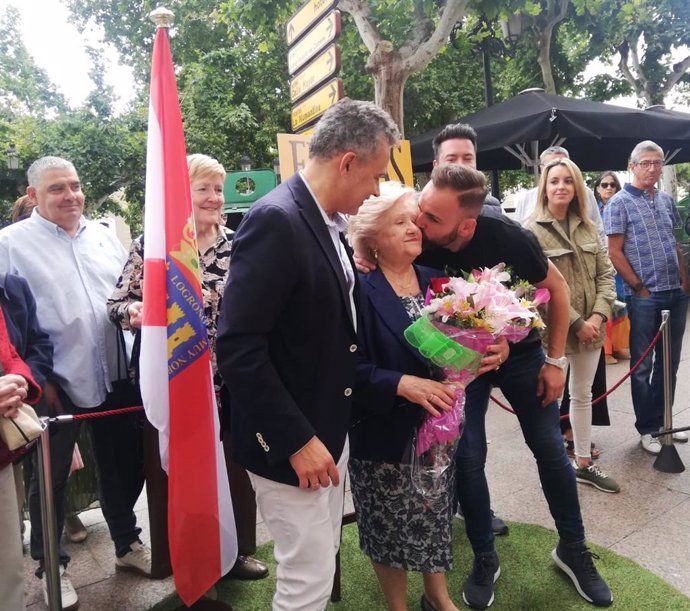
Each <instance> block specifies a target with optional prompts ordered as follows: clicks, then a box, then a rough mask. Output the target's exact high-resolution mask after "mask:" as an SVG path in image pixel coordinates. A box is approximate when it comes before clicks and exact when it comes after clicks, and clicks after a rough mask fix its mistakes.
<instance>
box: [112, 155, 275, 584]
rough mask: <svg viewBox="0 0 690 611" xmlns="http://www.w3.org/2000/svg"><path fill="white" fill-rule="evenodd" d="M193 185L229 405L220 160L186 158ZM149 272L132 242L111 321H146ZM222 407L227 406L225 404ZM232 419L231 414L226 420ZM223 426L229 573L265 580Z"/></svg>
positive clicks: (136, 324) (248, 495)
mask: <svg viewBox="0 0 690 611" xmlns="http://www.w3.org/2000/svg"><path fill="white" fill-rule="evenodd" d="M187 167H188V169H189V183H190V187H191V190H192V206H193V209H194V224H195V229H196V239H197V245H198V247H199V264H200V266H201V292H202V294H203V301H204V319H205V323H206V328H207V330H208V343H209V347H210V351H211V364H212V366H213V376H214V385H215V388H216V396H217V398H218V405H222V404H224V403H225V401H224V394H225V393H224V392H223V380H222V379H221V377H220V374H219V373H218V367H217V365H216V336H217V332H218V316H219V312H220V302H221V300H222V298H223V292H224V291H225V282H226V280H227V276H228V268H229V265H230V247H231V244H232V233H233V232H232V230H230V229H228V228H227V227H225V226H224V225H223V224H222V222H221V215H222V213H223V203H224V197H223V183H224V181H225V169H224V168H223V166H222V165H221V164H220V163H219V162H218V161H216V160H215V159H213V158H211V157H208V156H207V155H200V154H195V155H189V156H188V157H187ZM143 274H144V236H143V235H142V236H139V237H138V238H137V239H136V240H134V241H133V242H132V246H131V247H130V251H129V257H128V258H127V262H126V263H125V266H124V269H123V270H122V276H120V279H119V280H118V283H117V286H116V287H115V291H114V292H113V294H112V296H111V297H110V299H109V300H108V313H109V315H110V319H111V320H112V321H113V322H114V323H115V324H117V325H120V327H121V328H122V329H123V330H125V331H126V330H130V331H132V332H133V333H136V332H137V331H138V330H140V329H141V322H142V311H143V303H142V301H141V300H142V295H143V292H142V283H143ZM223 409H226V408H225V407H224V408H223ZM222 420H223V421H224V422H229V418H222ZM221 428H222V429H223V446H224V449H225V460H226V464H227V468H228V477H229V479H230V491H231V495H232V502H233V510H234V513H235V523H236V526H237V541H238V547H239V554H240V555H239V556H238V558H237V562H236V563H235V566H234V567H233V569H232V570H231V571H230V577H233V578H236V579H261V578H262V577H265V576H266V575H267V574H268V569H267V568H266V566H265V565H263V564H262V563H261V562H259V561H258V560H255V559H254V558H251V557H250V556H251V554H253V553H255V551H256V501H255V498H254V491H253V489H252V487H251V484H250V482H249V478H248V477H247V473H246V472H245V471H244V469H242V467H240V466H239V465H238V464H236V463H235V462H234V461H233V460H232V459H231V456H230V446H229V443H230V433H229V431H228V430H227V427H225V426H222V427H221Z"/></svg>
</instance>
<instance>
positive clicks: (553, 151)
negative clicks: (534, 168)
mask: <svg viewBox="0 0 690 611" xmlns="http://www.w3.org/2000/svg"><path fill="white" fill-rule="evenodd" d="M547 155H563V157H565V158H566V159H570V153H569V152H568V149H564V148H563V147H562V146H550V147H549V148H547V149H544V150H543V151H542V152H541V155H539V161H543V160H544V157H546V156H547Z"/></svg>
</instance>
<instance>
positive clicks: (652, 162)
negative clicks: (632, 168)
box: [635, 159, 664, 170]
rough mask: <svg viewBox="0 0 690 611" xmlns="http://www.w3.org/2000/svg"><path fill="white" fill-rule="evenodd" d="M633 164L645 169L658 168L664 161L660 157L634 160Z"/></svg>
mask: <svg viewBox="0 0 690 611" xmlns="http://www.w3.org/2000/svg"><path fill="white" fill-rule="evenodd" d="M635 165H639V166H640V167H641V168H644V169H645V170H646V169H647V168H660V167H662V166H663V165H664V162H663V161H662V160H661V159H645V160H644V161H638V162H636V163H635Z"/></svg>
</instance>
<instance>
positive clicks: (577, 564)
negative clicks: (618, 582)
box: [551, 542, 613, 607]
mask: <svg viewBox="0 0 690 611" xmlns="http://www.w3.org/2000/svg"><path fill="white" fill-rule="evenodd" d="M551 557H552V558H553V560H554V562H555V563H556V565H557V566H558V568H560V569H561V570H562V571H563V572H564V573H565V574H566V575H567V576H568V577H570V579H571V580H572V582H573V584H575V589H576V590H577V592H578V594H579V595H580V596H582V598H584V599H585V600H586V601H587V602H589V603H592V604H593V605H595V606H597V607H608V606H610V605H611V603H613V595H612V594H611V590H610V589H609V587H608V585H607V584H606V582H605V581H604V580H603V579H602V577H601V575H599V571H597V569H596V567H595V566H594V559H595V558H596V559H597V560H598V559H599V556H597V555H596V554H595V553H593V552H591V551H589V550H588V549H587V547H586V546H585V544H584V543H583V544H582V545H579V546H575V547H566V546H565V545H564V544H563V543H560V542H559V543H558V547H557V548H556V549H555V550H553V551H552V552H551Z"/></svg>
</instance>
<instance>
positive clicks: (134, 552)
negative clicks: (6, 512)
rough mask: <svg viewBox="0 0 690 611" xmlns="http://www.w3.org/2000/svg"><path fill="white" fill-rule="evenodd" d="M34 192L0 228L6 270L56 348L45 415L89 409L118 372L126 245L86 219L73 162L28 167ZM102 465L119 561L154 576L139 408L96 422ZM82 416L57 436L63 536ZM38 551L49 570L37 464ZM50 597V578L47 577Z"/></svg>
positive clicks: (64, 589)
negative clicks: (143, 514) (144, 521)
mask: <svg viewBox="0 0 690 611" xmlns="http://www.w3.org/2000/svg"><path fill="white" fill-rule="evenodd" d="M27 175H28V183H29V186H28V188H27V194H28V195H29V197H31V199H32V200H34V201H36V202H37V206H36V208H35V209H34V210H33V212H32V214H31V216H30V217H29V218H28V219H26V220H24V221H22V222H21V223H15V224H14V225H11V226H10V227H6V228H4V229H3V230H2V231H0V273H9V274H16V275H19V276H22V277H23V278H24V279H25V280H26V281H27V282H28V284H29V287H30V288H31V291H32V293H33V294H34V297H35V298H36V310H37V315H38V320H39V323H40V324H41V327H42V328H43V330H44V331H45V332H46V333H48V335H49V336H50V340H51V341H52V343H53V346H54V357H53V370H52V372H51V374H50V376H49V377H48V380H47V381H46V383H45V387H44V391H43V401H42V403H41V406H42V409H43V410H44V413H43V414H42V415H57V414H61V413H65V414H83V413H86V412H88V411H92V410H94V409H96V408H99V407H100V406H101V405H103V404H104V403H105V402H106V398H107V396H108V393H109V392H110V391H111V390H112V385H111V381H112V380H113V379H115V378H116V377H117V370H118V368H117V361H118V359H119V351H118V347H117V335H116V330H115V327H114V326H113V325H112V323H111V322H110V320H109V319H108V314H107V310H106V301H107V300H108V297H110V295H111V293H112V292H113V288H114V287H115V284H116V282H117V279H118V277H119V275H120V272H121V271H122V266H123V264H124V262H125V259H126V255H127V253H126V251H125V249H124V248H123V246H122V244H120V243H119V241H118V239H117V237H116V236H115V234H114V233H112V232H110V231H109V230H108V229H106V228H105V227H103V225H101V224H100V223H98V222H95V221H87V220H86V219H85V218H84V216H83V212H84V193H83V192H82V190H81V184H80V181H79V176H78V175H77V172H76V170H75V168H74V166H73V165H72V164H71V163H70V162H69V161H66V160H65V159H61V158H59V157H42V158H41V159H38V160H37V161H35V162H34V163H33V164H32V165H31V167H30V168H29V170H28V173H27ZM89 424H90V428H91V432H92V434H93V440H94V454H95V458H96V463H97V467H98V471H99V484H100V500H101V507H102V509H103V515H104V517H105V519H106V522H107V523H108V527H109V530H110V536H111V538H112V540H113V542H114V544H115V552H116V556H117V559H116V566H117V567H118V568H124V569H132V570H136V571H138V572H140V573H145V574H149V573H150V564H151V561H150V552H149V550H148V548H146V547H145V546H144V545H143V544H142V542H141V541H140V540H139V537H138V535H139V533H140V532H141V529H140V528H138V527H137V523H136V516H135V514H134V511H133V508H134V503H135V502H136V500H137V498H138V497H139V495H140V493H141V490H142V488H143V483H144V476H143V464H142V457H141V445H140V443H141V442H140V431H139V429H138V428H137V426H136V415H135V414H127V415H124V416H123V415H119V416H117V417H113V418H108V419H93V420H89ZM78 431H79V423H78V422H71V423H62V424H60V425H58V426H57V427H56V430H55V431H54V434H53V435H52V436H51V443H50V446H51V448H50V449H51V452H50V454H51V464H52V473H53V494H54V499H55V510H56V515H57V526H58V539H59V537H60V534H61V533H62V527H63V518H64V503H63V498H64V487H65V482H66V480H67V476H68V475H69V469H70V464H71V461H72V452H73V449H74V443H75V440H76V438H77V434H78ZM29 512H30V517H31V525H32V530H31V556H32V558H34V559H35V560H38V562H39V568H38V570H37V572H36V575H37V576H39V577H42V576H43V562H44V550H43V539H42V524H41V512H40V507H39V501H38V485H37V480H36V471H34V477H33V478H32V482H31V486H30V490H29ZM69 560H70V558H69V556H68V555H67V554H66V553H65V551H64V550H63V549H62V548H61V549H60V563H61V565H62V566H61V567H60V586H61V594H62V608H63V609H65V610H67V609H74V608H76V606H77V605H78V604H79V603H78V599H77V594H76V592H75V591H74V588H73V587H72V584H71V583H70V580H69V578H68V576H67V575H66V574H65V567H66V566H67V563H68V562H69ZM43 585H44V596H45V598H46V603H47V593H46V591H45V579H44V580H43Z"/></svg>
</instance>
